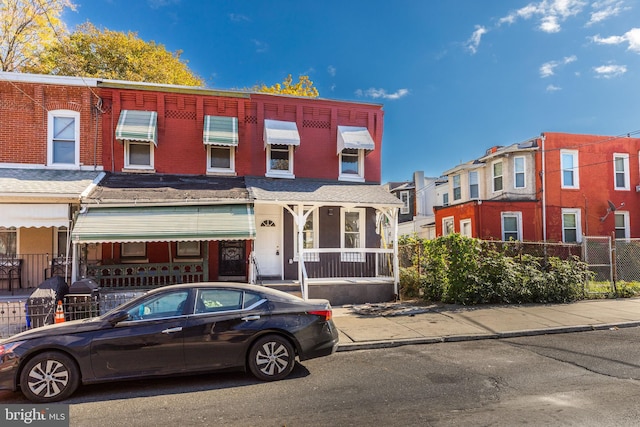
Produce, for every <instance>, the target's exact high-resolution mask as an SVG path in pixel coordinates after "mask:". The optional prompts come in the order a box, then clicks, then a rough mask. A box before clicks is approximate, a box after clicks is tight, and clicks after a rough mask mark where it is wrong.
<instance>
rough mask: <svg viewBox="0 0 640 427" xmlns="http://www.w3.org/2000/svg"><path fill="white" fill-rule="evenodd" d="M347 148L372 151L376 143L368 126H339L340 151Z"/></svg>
mask: <svg viewBox="0 0 640 427" xmlns="http://www.w3.org/2000/svg"><path fill="white" fill-rule="evenodd" d="M345 148H351V149H355V150H360V149H362V150H368V151H372V150H375V148H376V143H375V142H374V141H373V138H371V134H370V133H369V130H368V129H367V128H366V127H357V126H338V153H340V152H342V150H344V149H345Z"/></svg>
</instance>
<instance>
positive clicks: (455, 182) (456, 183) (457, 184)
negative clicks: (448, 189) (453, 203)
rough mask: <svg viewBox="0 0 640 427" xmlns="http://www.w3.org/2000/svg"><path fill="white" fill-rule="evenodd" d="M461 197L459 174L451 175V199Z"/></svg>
mask: <svg viewBox="0 0 640 427" xmlns="http://www.w3.org/2000/svg"><path fill="white" fill-rule="evenodd" d="M460 199H462V188H461V187H460V175H454V176H453V200H460Z"/></svg>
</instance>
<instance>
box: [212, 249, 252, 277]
mask: <svg viewBox="0 0 640 427" xmlns="http://www.w3.org/2000/svg"><path fill="white" fill-rule="evenodd" d="M244 248H245V242H244V241H240V242H237V241H222V242H220V273H219V274H218V275H219V276H224V277H233V278H234V280H239V279H240V278H242V279H243V280H244V278H245V277H246V275H247V265H246V262H245V259H246V258H245V252H244Z"/></svg>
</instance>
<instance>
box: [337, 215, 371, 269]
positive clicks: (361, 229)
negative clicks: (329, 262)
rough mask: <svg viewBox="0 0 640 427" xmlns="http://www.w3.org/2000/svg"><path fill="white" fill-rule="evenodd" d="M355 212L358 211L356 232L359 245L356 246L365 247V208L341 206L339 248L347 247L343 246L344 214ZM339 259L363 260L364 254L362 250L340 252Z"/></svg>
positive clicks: (348, 260) (343, 260)
mask: <svg viewBox="0 0 640 427" xmlns="http://www.w3.org/2000/svg"><path fill="white" fill-rule="evenodd" d="M351 212H357V213H358V215H359V216H358V222H359V224H358V233H359V235H360V236H359V242H360V246H359V247H358V248H365V247H366V241H365V238H366V235H365V226H366V215H367V210H366V209H365V208H350V209H348V208H342V209H340V248H342V249H343V250H344V249H348V248H346V246H345V240H346V239H345V222H346V221H345V219H346V218H345V215H346V214H347V213H351ZM340 261H342V262H365V261H366V259H365V254H364V253H363V252H344V251H343V252H340Z"/></svg>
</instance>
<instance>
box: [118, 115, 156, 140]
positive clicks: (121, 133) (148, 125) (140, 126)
mask: <svg viewBox="0 0 640 427" xmlns="http://www.w3.org/2000/svg"><path fill="white" fill-rule="evenodd" d="M116 139H120V140H130V141H147V142H153V143H154V144H155V145H156V146H157V145H158V113H157V112H155V111H139V110H122V111H121V112H120V118H119V119H118V125H117V126H116Z"/></svg>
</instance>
